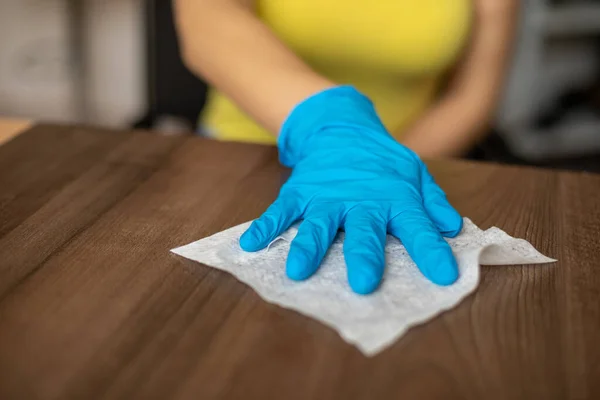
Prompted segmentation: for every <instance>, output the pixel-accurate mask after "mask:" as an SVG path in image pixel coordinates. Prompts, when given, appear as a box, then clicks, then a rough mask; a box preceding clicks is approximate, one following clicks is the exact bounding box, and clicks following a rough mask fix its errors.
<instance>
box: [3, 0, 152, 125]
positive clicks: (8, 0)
mask: <svg viewBox="0 0 600 400" xmlns="http://www.w3.org/2000/svg"><path fill="white" fill-rule="evenodd" d="M76 1H77V0H76ZM79 1H80V2H81V4H82V9H81V10H80V11H81V12H82V13H81V14H82V15H81V21H79V22H80V27H81V29H82V30H83V32H82V33H83V38H84V42H83V46H82V52H81V54H78V52H76V51H74V49H73V48H72V43H73V38H72V34H73V31H72V28H73V24H72V17H73V12H74V9H73V7H72V3H71V2H70V1H68V0H0V115H13V116H23V117H28V118H33V119H38V120H50V121H59V122H60V121H69V122H71V121H73V122H89V123H98V124H102V125H108V126H121V125H125V124H128V123H130V122H131V121H132V120H134V119H135V118H137V117H138V116H139V115H140V114H141V113H142V112H143V109H144V106H145V99H144V90H143V87H144V71H145V68H144V61H145V60H144V45H143V27H142V0H79ZM78 57H81V58H82V59H81V60H78V59H77V58H78ZM78 67H82V68H83V69H84V70H83V71H82V72H83V75H82V76H84V77H85V80H84V81H79V80H78V79H77V77H78V75H77V71H78ZM82 86H83V87H82ZM82 93H83V94H84V96H85V99H83V100H84V102H85V106H86V110H85V112H82V107H81V106H82V104H81V103H82V99H81V98H80V97H79V96H80V94H82Z"/></svg>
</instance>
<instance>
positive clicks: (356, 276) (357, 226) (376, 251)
mask: <svg viewBox="0 0 600 400" xmlns="http://www.w3.org/2000/svg"><path fill="white" fill-rule="evenodd" d="M386 225H387V223H386V219H385V218H384V216H383V215H382V214H381V213H380V212H379V211H376V210H369V209H366V208H362V209H361V208H358V207H356V208H353V209H352V210H350V211H349V212H348V215H346V220H345V223H344V230H345V231H346V237H345V239H344V259H345V260H346V267H347V271H348V283H349V284H350V287H351V288H352V290H353V291H355V292H356V293H358V294H369V293H371V292H373V291H374V290H375V289H376V288H377V287H378V286H379V283H380V282H381V278H382V277H383V270H384V267H385V240H386Z"/></svg>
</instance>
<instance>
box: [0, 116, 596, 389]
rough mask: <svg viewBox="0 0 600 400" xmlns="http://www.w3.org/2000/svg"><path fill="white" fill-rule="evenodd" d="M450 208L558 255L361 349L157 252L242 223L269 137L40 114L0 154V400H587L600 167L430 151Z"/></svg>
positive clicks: (253, 206) (495, 276)
mask: <svg viewBox="0 0 600 400" xmlns="http://www.w3.org/2000/svg"><path fill="white" fill-rule="evenodd" d="M429 165H430V169H431V171H432V173H433V174H434V176H435V177H436V179H437V180H438V182H439V183H440V184H441V186H442V187H443V188H444V189H445V190H446V191H447V193H448V196H449V198H450V200H451V201H452V202H453V203H454V204H455V205H456V207H457V208H458V209H459V211H460V212H461V213H462V214H464V215H466V216H469V217H471V218H472V219H473V220H474V222H475V223H477V224H478V225H479V226H480V227H482V228H487V227H490V226H492V225H496V226H499V227H501V228H502V229H504V230H506V231H507V232H508V233H509V234H511V235H513V236H517V237H523V238H525V239H527V240H529V241H530V242H532V243H533V244H534V245H535V246H536V247H537V248H538V249H540V250H541V251H542V252H544V253H545V254H547V255H549V256H551V257H555V258H557V259H559V263H558V264H556V265H551V266H548V265H547V266H512V267H484V268H483V274H482V281H481V285H480V287H479V289H478V290H477V292H476V293H475V294H474V295H472V296H470V297H469V298H468V299H467V300H466V301H464V302H463V303H462V304H461V305H460V306H459V307H457V308H456V309H454V310H452V311H450V312H447V313H445V314H443V315H442V316H440V317H438V318H436V319H434V320H433V321H431V322H429V323H427V324H425V325H423V326H420V327H417V328H414V329H412V330H411V331H410V332H409V333H408V334H407V335H406V336H405V337H403V338H402V339H401V340H400V341H399V342H398V343H396V344H395V345H394V346H392V347H391V348H390V349H389V350H386V351H384V352H382V353H381V354H379V355H377V356H375V357H373V358H365V357H364V356H363V355H362V354H361V353H359V351H358V350H356V349H355V348H354V347H352V346H350V345H348V344H346V343H345V342H344V341H343V340H341V339H340V338H339V337H338V336H337V334H336V333H335V332H333V331H332V330H331V329H329V328H326V327H324V326H323V325H321V324H319V323H317V322H315V321H313V320H311V319H309V318H306V317H303V316H301V315H299V314H297V313H295V312H292V311H289V310H284V309H282V308H279V307H277V306H273V305H270V304H267V303H265V302H264V301H262V300H261V299H260V298H259V297H258V296H257V295H256V294H255V293H254V292H253V291H252V290H250V289H248V288H247V287H246V286H244V285H243V284H241V283H239V282H238V281H237V280H235V279H234V278H233V277H231V276H229V275H227V274H225V273H223V272H220V271H216V270H213V269H211V268H208V267H206V266H203V265H200V264H196V263H193V262H190V261H187V260H184V259H182V258H180V257H178V256H175V255H173V254H171V253H169V249H171V248H173V247H175V246H178V245H182V244H185V243H188V242H190V241H193V240H197V239H199V238H201V237H204V236H207V235H209V234H212V233H216V232H218V231H220V230H222V229H225V228H227V227H230V226H233V225H235V224H238V223H241V222H244V221H246V220H249V219H252V218H255V217H257V216H258V215H259V214H260V212H261V211H263V210H264V209H265V208H266V207H267V206H268V204H269V203H270V202H271V201H272V200H273V199H274V198H275V196H276V194H277V191H278V189H279V187H280V185H281V183H282V182H283V181H284V180H285V177H286V173H287V172H286V171H285V170H284V169H283V168H281V167H280V166H279V165H278V163H277V154H276V150H275V149H274V148H272V147H265V146H257V145H247V144H235V143H218V142H213V141H208V140H201V139H197V138H185V137H162V136H156V135H150V134H147V133H139V132H120V133H118V132H109V131H100V130H97V129H89V128H79V127H70V128H69V127H58V126H37V127H35V128H33V129H32V130H30V131H28V132H26V133H25V134H23V135H21V136H19V137H17V138H15V139H14V140H12V141H10V142H9V143H7V144H6V145H4V146H1V147H0V399H149V398H156V399H167V398H169V399H171V398H172V399H211V398H232V399H237V398H248V399H253V398H256V399H270V398H284V399H307V398H311V399H312V398H315V399H331V398H343V399H363V398H394V399H396V398H408V399H412V398H418V399H429V398H444V399H480V398H498V399H506V398H511V399H513V398H514V399H537V398H540V399H563V398H570V399H581V398H600V345H599V344H598V340H599V339H600V274H599V267H600V243H599V239H598V236H599V235H598V233H599V232H600V201H599V200H598V199H600V177H599V176H597V175H590V174H575V173H563V172H559V173H557V172H548V171H543V170H536V169H523V168H512V167H501V166H495V165H488V164H475V163H465V162H450V161H444V162H442V161H440V162H431V163H429Z"/></svg>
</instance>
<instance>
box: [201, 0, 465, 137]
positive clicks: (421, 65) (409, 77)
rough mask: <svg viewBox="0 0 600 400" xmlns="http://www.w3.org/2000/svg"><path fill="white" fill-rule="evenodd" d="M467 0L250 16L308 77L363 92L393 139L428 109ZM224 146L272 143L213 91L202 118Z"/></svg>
mask: <svg viewBox="0 0 600 400" xmlns="http://www.w3.org/2000/svg"><path fill="white" fill-rule="evenodd" d="M471 1H472V0H373V1H367V0H257V2H256V3H257V5H256V7H257V13H258V16H259V18H261V20H263V21H264V22H265V23H266V24H267V25H268V26H269V27H270V28H271V29H272V30H273V32H274V33H275V34H276V35H277V36H278V37H279V38H280V39H281V40H282V41H283V42H285V43H286V44H287V45H288V46H289V47H290V48H291V49H292V50H293V51H294V52H295V53H296V54H297V55H298V56H300V57H302V59H303V60H305V61H306V62H307V63H308V64H309V65H310V66H311V67H312V68H313V69H314V70H315V71H317V72H319V73H321V74H322V75H323V76H326V77H328V78H329V79H331V80H332V81H334V82H336V83H339V84H350V85H353V86H355V87H356V88H357V89H358V90H360V91H361V92H363V93H364V94H366V95H367V96H368V97H369V98H371V100H372V101H373V103H374V104H375V107H376V109H377V112H378V113H379V116H380V117H381V119H382V121H383V123H384V124H385V126H386V127H387V129H388V130H389V131H390V132H391V133H392V134H394V135H395V136H396V137H397V136H398V134H399V133H401V132H402V130H403V128H405V127H406V126H407V125H408V124H409V123H410V122H412V121H413V120H414V119H415V117H418V116H419V115H420V114H421V113H422V112H423V110H424V109H425V108H426V107H427V106H428V105H430V104H431V103H432V102H433V101H434V99H435V96H436V94H437V90H438V88H439V83H440V81H441V78H442V77H443V75H444V72H446V70H447V69H448V67H450V66H451V65H452V64H453V62H454V61H456V58H457V56H458V55H459V53H460V51H461V49H462V48H463V46H464V44H465V42H466V39H467V37H468V34H469V28H470V25H471V24H470V22H471V21H470V20H471V11H472V10H471ZM202 126H203V128H204V129H206V131H207V132H208V133H209V134H210V135H212V136H214V137H216V138H218V139H223V140H238V141H249V142H257V143H275V138H274V137H273V136H272V135H270V134H269V133H268V132H267V131H266V130H265V129H263V128H262V127H260V126H259V125H257V124H256V123H255V122H254V121H253V120H252V119H251V118H250V117H249V116H247V115H246V114H244V113H243V112H242V111H240V110H239V108H238V107H237V106H236V105H235V104H233V103H232V102H231V101H230V100H229V99H228V98H226V97H224V96H223V95H222V94H220V93H218V92H217V91H214V90H211V91H210V92H209V97H208V102H207V105H206V108H205V110H204V113H203V116H202Z"/></svg>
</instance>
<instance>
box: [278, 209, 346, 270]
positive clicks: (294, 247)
mask: <svg viewBox="0 0 600 400" xmlns="http://www.w3.org/2000/svg"><path fill="white" fill-rule="evenodd" d="M339 226H340V218H339V217H338V216H337V215H324V216H310V215H308V216H307V217H306V218H305V219H304V221H302V223H301V224H300V227H299V228H298V233H297V235H296V237H295V238H294V240H292V244H291V245H290V251H289V253H288V258H287V263H286V273H287V276H288V277H289V278H290V279H293V280H295V281H301V280H304V279H307V278H309V277H310V276H311V275H312V274H314V273H315V272H316V271H317V269H318V268H319V266H320V265H321V261H323V257H325V253H327V249H329V246H331V243H332V242H333V239H334V238H335V235H336V234H337V231H338V228H339Z"/></svg>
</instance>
